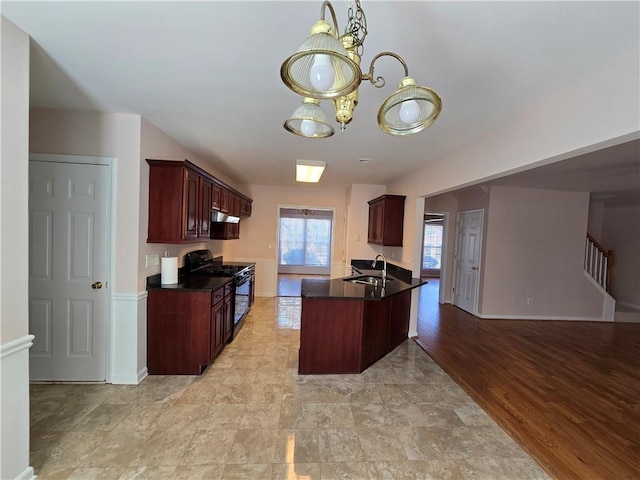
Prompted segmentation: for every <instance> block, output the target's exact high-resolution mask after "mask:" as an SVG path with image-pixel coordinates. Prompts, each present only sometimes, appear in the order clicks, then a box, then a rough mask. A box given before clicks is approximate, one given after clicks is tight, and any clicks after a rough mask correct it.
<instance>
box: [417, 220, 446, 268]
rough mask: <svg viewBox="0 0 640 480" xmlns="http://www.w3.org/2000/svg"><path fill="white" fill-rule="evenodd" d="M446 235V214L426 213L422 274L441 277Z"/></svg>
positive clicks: (423, 234)
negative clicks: (443, 244)
mask: <svg viewBox="0 0 640 480" xmlns="http://www.w3.org/2000/svg"><path fill="white" fill-rule="evenodd" d="M443 236H444V214H442V213H425V214H424V229H423V233H422V261H421V264H420V276H421V277H423V278H440V272H441V270H442V260H443V259H442V243H443Z"/></svg>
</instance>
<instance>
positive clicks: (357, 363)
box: [298, 261, 427, 374]
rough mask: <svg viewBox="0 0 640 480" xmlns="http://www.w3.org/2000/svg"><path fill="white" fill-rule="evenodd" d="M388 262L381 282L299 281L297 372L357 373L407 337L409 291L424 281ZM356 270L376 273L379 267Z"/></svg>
mask: <svg viewBox="0 0 640 480" xmlns="http://www.w3.org/2000/svg"><path fill="white" fill-rule="evenodd" d="M354 262H355V261H354ZM363 262H364V261H363ZM367 262H368V265H370V264H371V261H367ZM352 265H353V264H352ZM389 267H395V268H391V269H390V271H389V274H388V276H387V282H386V283H385V284H384V286H383V284H382V281H381V279H380V281H379V282H378V283H377V284H375V283H373V284H365V283H361V282H359V281H357V279H355V280H356V281H355V282H354V278H353V277H345V278H337V279H330V280H324V279H322V280H321V279H304V280H302V288H301V297H302V318H301V324H300V351H299V357H298V360H299V361H298V373H300V374H338V373H361V372H363V371H364V370H366V369H367V368H368V367H370V366H371V365H373V364H374V363H375V362H377V361H378V360H379V359H381V358H382V357H384V356H385V355H386V354H388V353H389V352H391V351H392V350H393V349H394V348H396V347H397V346H398V345H400V344H401V343H402V342H404V341H405V340H406V339H407V338H408V333H409V315H410V311H411V290H412V289H414V288H417V287H420V286H422V285H424V284H426V283H427V282H426V281H424V280H421V279H418V278H411V272H410V271H408V270H404V269H401V268H400V267H396V266H392V265H389ZM369 268H371V267H369ZM358 271H359V276H360V277H381V272H380V270H369V269H367V270H363V269H361V268H360V269H359V270H358Z"/></svg>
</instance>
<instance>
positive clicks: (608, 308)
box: [584, 233, 616, 322]
mask: <svg viewBox="0 0 640 480" xmlns="http://www.w3.org/2000/svg"><path fill="white" fill-rule="evenodd" d="M612 268H613V252H612V251H611V250H606V249H605V248H604V247H603V246H602V245H600V244H599V243H598V242H597V241H596V239H595V238H593V237H592V236H591V235H589V233H587V240H586V246H585V250H584V273H585V275H587V277H588V278H591V279H592V280H593V282H594V283H595V284H596V285H597V286H598V288H599V289H601V291H602V294H603V295H604V307H603V313H602V315H603V320H605V321H609V322H611V321H616V320H615V314H616V312H615V309H616V300H615V298H613V297H612V296H611V271H612Z"/></svg>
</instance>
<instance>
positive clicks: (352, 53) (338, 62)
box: [280, 0, 442, 138]
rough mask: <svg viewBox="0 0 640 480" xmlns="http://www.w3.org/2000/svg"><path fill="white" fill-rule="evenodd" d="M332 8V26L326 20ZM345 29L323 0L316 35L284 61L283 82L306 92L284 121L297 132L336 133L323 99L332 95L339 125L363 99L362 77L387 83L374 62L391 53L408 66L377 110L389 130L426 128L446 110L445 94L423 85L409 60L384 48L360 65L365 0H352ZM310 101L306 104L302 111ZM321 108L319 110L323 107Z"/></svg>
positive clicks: (314, 135) (407, 132)
mask: <svg viewBox="0 0 640 480" xmlns="http://www.w3.org/2000/svg"><path fill="white" fill-rule="evenodd" d="M327 8H328V9H329V12H330V13H331V17H332V20H333V27H331V26H330V25H329V23H327V22H326V21H325V10H326V9H327ZM348 15H349V16H348V19H347V26H346V28H345V33H344V34H343V35H342V36H340V37H338V33H337V32H338V22H337V20H336V14H335V11H334V10H333V6H332V5H331V3H330V2H329V1H324V2H322V7H321V9H320V20H318V22H316V23H315V25H314V26H313V27H312V28H311V35H310V36H309V37H308V38H307V39H306V40H305V41H304V43H303V44H302V45H301V46H300V48H298V50H297V51H296V52H295V53H294V54H293V55H291V56H290V57H289V58H287V59H286V60H285V61H284V63H283V64H282V66H281V67H280V77H281V78H282V81H283V82H284V84H285V85H286V86H287V87H289V88H290V89H291V90H293V91H294V92H296V93H298V94H300V95H302V96H303V97H304V101H303V105H302V106H301V107H298V109H297V110H296V111H295V112H294V113H293V115H292V116H291V117H290V118H289V120H287V121H286V122H284V127H285V128H286V129H287V130H288V131H290V132H292V133H295V134H296V135H300V136H304V137H310V138H325V137H329V136H331V135H333V128H332V127H331V126H330V125H329V124H328V123H327V120H326V117H325V116H324V113H322V110H321V109H320V100H326V99H331V100H332V101H333V105H334V108H335V112H336V121H337V122H338V123H339V124H340V130H341V131H342V132H344V131H345V127H346V125H347V124H348V123H349V122H351V120H352V119H353V110H354V109H355V107H356V106H357V105H358V87H359V86H360V83H361V82H362V81H363V80H369V82H370V83H371V85H373V86H374V87H376V88H382V87H384V85H385V79H384V78H383V77H374V73H373V67H374V63H375V62H376V60H378V58H380V57H383V56H390V57H393V58H395V59H396V60H398V61H399V62H400V63H401V64H402V66H403V67H404V77H403V78H402V80H401V81H400V84H399V86H398V89H397V90H396V91H395V92H394V93H393V94H392V95H391V96H389V97H388V98H387V99H386V100H385V101H384V102H383V103H382V105H381V106H380V109H379V110H378V125H379V126H380V128H381V129H382V131H384V132H385V133H388V134H390V135H397V136H404V135H412V134H414V133H418V132H421V131H422V130H424V129H425V128H427V127H429V126H430V125H431V124H433V122H435V121H436V119H437V118H438V116H439V115H440V112H441V111H442V100H441V99H440V97H439V96H438V94H437V93H436V92H435V91H433V90H432V89H430V88H427V87H421V86H419V85H418V84H417V82H416V81H415V79H413V78H412V77H410V76H409V69H408V68H407V64H406V62H405V61H404V60H403V59H402V57H400V56H399V55H397V54H395V53H393V52H382V53H379V54H377V55H376V56H375V57H373V60H371V65H370V66H369V71H368V73H366V74H363V73H362V71H361V70H360V59H361V57H362V53H363V52H364V39H365V37H366V36H367V19H366V17H365V15H364V11H363V10H362V7H361V5H360V0H350V2H349V10H348ZM303 107H305V109H306V110H304V111H301V109H302V108H303ZM318 112H320V113H318Z"/></svg>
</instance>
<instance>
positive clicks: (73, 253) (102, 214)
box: [29, 161, 110, 381]
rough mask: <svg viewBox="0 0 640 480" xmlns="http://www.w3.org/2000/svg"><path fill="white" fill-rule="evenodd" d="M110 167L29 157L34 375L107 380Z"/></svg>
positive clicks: (38, 377) (37, 377)
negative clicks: (33, 159) (37, 159)
mask: <svg viewBox="0 0 640 480" xmlns="http://www.w3.org/2000/svg"><path fill="white" fill-rule="evenodd" d="M109 177H110V172H109V168H108V166H106V165H88V164H78V163H57V162H40V161H30V162H29V332H30V333H31V334H33V335H34V336H35V339H34V342H33V346H32V347H31V351H30V361H29V364H30V379H31V380H32V381H33V380H42V381H105V379H106V345H107V338H106V337H107V328H106V325H107V311H108V310H107V297H108V295H107V288H106V287H107V266H108V263H107V259H108V251H107V249H108V241H107V238H108V237H107V235H108V212H109Z"/></svg>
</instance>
